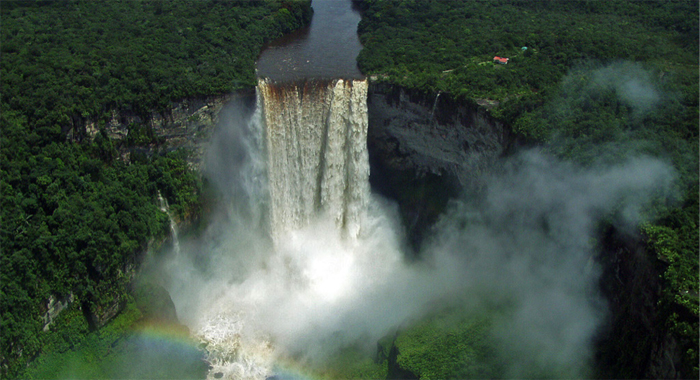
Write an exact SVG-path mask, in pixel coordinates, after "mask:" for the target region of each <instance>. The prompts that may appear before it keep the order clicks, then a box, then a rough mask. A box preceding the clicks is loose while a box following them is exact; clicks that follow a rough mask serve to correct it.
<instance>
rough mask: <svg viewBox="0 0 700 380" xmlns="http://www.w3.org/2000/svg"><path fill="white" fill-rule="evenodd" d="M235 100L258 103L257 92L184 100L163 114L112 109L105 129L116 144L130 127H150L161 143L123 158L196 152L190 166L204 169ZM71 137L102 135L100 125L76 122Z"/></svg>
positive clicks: (124, 150)
mask: <svg viewBox="0 0 700 380" xmlns="http://www.w3.org/2000/svg"><path fill="white" fill-rule="evenodd" d="M234 100H242V101H245V102H248V103H250V102H253V103H254V102H255V91H254V90H244V91H239V92H236V93H232V94H224V95H217V96H207V97H200V98H190V99H184V100H181V101H178V102H173V103H172V104H171V106H170V107H169V108H168V109H167V110H166V111H164V112H155V111H152V112H149V113H148V114H145V115H144V114H139V113H136V112H134V111H131V110H113V111H112V112H111V117H110V118H109V120H107V121H106V123H105V125H104V128H105V130H106V132H107V134H108V136H109V137H110V138H112V139H113V140H116V141H121V140H123V139H126V138H127V136H128V134H129V125H131V124H139V125H143V126H146V127H147V128H150V129H151V130H152V131H153V135H154V136H155V137H156V139H157V140H158V141H159V143H158V144H151V145H149V146H147V147H142V148H133V149H129V148H122V149H121V151H120V154H121V155H122V158H123V159H127V160H128V159H129V156H130V154H131V152H132V151H133V150H138V151H143V152H145V153H151V152H152V151H153V150H155V149H158V148H164V149H166V150H175V149H179V148H186V149H188V150H190V151H192V152H193V154H192V158H191V161H190V163H191V164H192V165H193V166H194V167H195V168H196V169H201V164H202V158H203V157H204V152H205V150H206V146H207V145H208V143H209V140H210V138H211V136H212V133H213V131H214V128H215V127H216V125H217V123H218V122H219V115H220V113H221V110H222V109H223V108H224V106H225V105H226V104H227V103H229V102H231V101H234ZM73 124H74V127H73V129H72V130H71V131H70V132H69V133H68V137H69V138H73V139H77V138H79V137H80V136H84V137H87V138H93V137H94V136H95V135H96V134H97V133H98V132H99V126H98V123H97V122H96V121H94V120H92V121H81V120H77V121H74V123H73Z"/></svg>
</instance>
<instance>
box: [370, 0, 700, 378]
mask: <svg viewBox="0 0 700 380" xmlns="http://www.w3.org/2000/svg"><path fill="white" fill-rule="evenodd" d="M357 3H358V4H359V5H360V7H361V8H362V9H363V12H364V13H363V19H362V21H361V23H360V25H359V28H358V29H359V34H360V40H361V42H362V43H363V45H364V48H363V50H362V51H361V53H360V55H359V57H358V65H359V66H360V68H361V70H362V71H363V72H364V73H365V74H368V75H370V76H371V77H372V78H374V79H375V80H380V81H387V82H390V83H393V84H398V85H402V86H406V87H409V88H415V89H420V90H423V91H426V92H430V93H442V94H445V95H447V96H452V97H453V98H456V99H461V100H463V101H466V102H470V103H472V104H475V105H476V104H479V105H482V106H485V107H486V108H487V109H488V112H490V113H491V114H492V115H493V116H495V117H496V118H498V119H500V120H502V121H504V122H505V123H507V124H508V125H510V126H511V127H512V128H513V131H514V132H515V133H516V134H517V135H518V136H519V139H520V140H521V141H522V142H524V143H525V144H526V145H536V146H538V147H540V148H541V149H544V150H546V151H548V152H550V153H551V154H554V155H556V156H558V157H560V158H563V159H566V160H571V161H574V162H578V163H580V164H583V165H591V164H596V163H598V164H600V163H614V162H619V161H620V160H622V159H623V158H624V157H629V156H639V155H648V156H653V157H659V158H661V159H663V160H667V161H670V162H672V163H673V165H674V167H675V169H676V171H677V172H678V174H679V180H678V181H677V184H676V193H677V194H678V199H676V200H675V201H668V200H667V201H658V202H655V203H654V204H653V205H650V206H649V207H648V208H647V209H646V210H645V213H646V215H648V216H649V218H650V220H653V222H648V223H646V224H644V225H642V226H638V234H639V235H640V236H642V237H643V240H644V241H645V243H646V252H647V254H648V255H649V260H651V261H652V262H655V263H656V264H655V267H656V268H659V269H658V271H659V274H658V276H659V277H660V278H661V279H662V291H661V293H662V294H661V296H660V298H659V301H658V310H659V314H660V317H659V319H660V320H661V321H662V322H663V323H662V325H663V326H659V327H658V328H659V329H661V330H663V331H671V333H672V334H675V335H674V336H675V337H677V339H678V341H679V342H681V344H682V345H683V348H682V349H681V350H680V351H682V352H683V355H684V356H683V359H682V371H683V373H685V374H687V375H688V376H689V377H697V376H698V315H699V307H698V138H699V135H698V97H699V95H698V36H699V32H698V4H697V2H696V1H687V0H680V1H677V0H668V1H663V0H659V1H628V0H612V1H587V0H580V1H577V0H563V1H522V0H492V1H452V0H415V1H412V0H405V1H396V0H360V1H357ZM495 57H505V58H509V59H508V62H507V64H502V62H498V61H496V60H495ZM630 326H631V325H630ZM623 328H624V327H623ZM631 328H632V327H630V329H631ZM624 335H625V336H626V338H624V339H620V340H619V342H617V343H613V344H617V348H616V349H617V350H621V351H618V352H622V351H624V350H627V349H629V347H634V346H635V344H640V345H641V346H638V347H637V348H636V349H641V350H644V349H648V348H649V342H648V341H646V343H639V342H640V340H636V341H635V340H634V338H633V336H634V333H633V332H631V331H627V332H625V333H624ZM645 344H646V346H644V345H645ZM640 347H643V348H640ZM634 357H635V354H633V353H630V354H629V355H624V356H621V357H618V358H617V359H618V360H617V363H616V364H615V365H614V366H613V367H615V368H613V369H612V371H614V372H610V373H608V374H607V376H613V377H614V376H622V377H638V376H635V373H637V374H638V375H639V374H640V372H635V371H639V370H640V369H639V368H640V363H639V362H638V361H636V360H638V359H635V358H634ZM644 365H646V364H644ZM615 371H616V372H615ZM603 376H606V375H605V374H604V375H603Z"/></svg>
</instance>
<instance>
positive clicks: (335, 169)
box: [258, 79, 369, 239]
mask: <svg viewBox="0 0 700 380" xmlns="http://www.w3.org/2000/svg"><path fill="white" fill-rule="evenodd" d="M258 91H259V101H258V102H259V103H258V106H259V107H260V106H262V109H263V121H264V125H265V144H266V146H265V148H266V153H267V176H268V188H269V197H270V198H269V199H270V202H271V207H270V229H271V233H272V236H273V239H279V238H280V236H282V235H283V234H284V233H285V232H288V231H292V230H296V229H299V228H301V227H304V226H306V225H307V224H308V223H309V222H310V221H311V220H312V219H313V218H314V217H315V216H320V215H323V216H327V217H329V218H330V219H331V220H332V221H333V222H334V223H335V225H336V227H337V228H338V229H340V230H341V231H342V232H343V233H344V234H346V236H349V237H357V236H358V234H359V233H360V229H361V228H360V227H361V218H362V213H363V210H364V209H365V207H366V205H367V201H368V198H369V158H368V153H367V82H366V81H364V80H342V79H337V80H332V81H310V80H308V81H304V82H299V83H287V84H276V83H274V82H271V81H268V80H260V81H259V82H258Z"/></svg>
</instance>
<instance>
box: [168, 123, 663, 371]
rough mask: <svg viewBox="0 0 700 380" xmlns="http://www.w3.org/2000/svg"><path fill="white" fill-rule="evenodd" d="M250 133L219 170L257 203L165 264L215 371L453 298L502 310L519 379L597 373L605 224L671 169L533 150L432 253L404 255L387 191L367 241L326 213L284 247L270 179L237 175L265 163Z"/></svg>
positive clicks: (380, 328) (630, 211) (434, 243)
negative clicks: (273, 228)
mask: <svg viewBox="0 0 700 380" xmlns="http://www.w3.org/2000/svg"><path fill="white" fill-rule="evenodd" d="M242 117H243V116H242ZM245 118H250V115H248V116H245ZM229 128H237V127H236V125H230V126H229ZM227 133H228V136H229V137H226V136H227ZM240 133H241V132H235V131H233V132H231V131H229V132H225V133H224V134H222V135H221V136H224V137H223V138H222V139H221V141H220V142H219V145H220V146H221V147H223V148H221V149H225V150H226V149H227V150H229V151H228V152H225V153H226V154H221V155H211V156H210V159H214V160H220V159H222V158H221V157H223V159H230V158H231V157H233V158H235V159H234V162H235V164H234V165H224V164H220V163H218V164H212V163H209V164H208V165H207V168H208V171H209V173H210V175H211V176H213V177H220V178H219V179H218V180H216V183H217V184H218V185H219V186H220V191H222V192H224V193H226V192H227V191H228V192H229V193H228V194H229V196H228V197H226V199H227V200H229V202H233V203H236V202H244V203H246V206H245V207H244V206H240V205H238V206H236V205H234V206H232V207H229V208H227V209H225V210H223V209H222V210H221V213H222V214H225V215H226V216H225V217H221V218H219V219H217V220H218V222H217V223H218V224H216V225H214V226H212V227H210V230H209V231H208V233H206V234H205V236H204V238H202V239H200V240H198V241H189V242H184V243H183V244H182V251H183V252H182V253H181V255H180V256H179V257H176V258H173V259H172V260H171V261H170V262H169V263H167V265H166V271H167V272H168V279H169V280H168V284H167V286H168V287H169V289H170V291H171V294H172V296H173V300H174V302H175V304H176V306H177V309H178V315H179V316H180V318H181V320H183V321H184V322H186V323H187V324H188V325H189V326H190V327H191V328H192V329H193V331H194V332H195V333H197V334H199V335H200V336H201V337H202V339H203V340H205V341H206V342H207V343H208V350H209V351H210V353H212V357H213V359H212V363H213V364H214V367H215V368H214V370H213V372H224V374H225V375H226V376H232V377H243V376H266V374H264V372H265V371H266V368H267V369H268V370H269V368H271V363H273V361H274V358H275V357H277V356H279V355H282V356H284V355H289V354H293V355H296V356H297V357H298V356H301V357H306V358H309V359H311V360H313V359H319V358H320V359H322V358H323V355H324V353H326V352H329V351H332V350H334V349H336V348H340V347H342V346H343V345H346V344H351V343H356V342H357V341H358V340H361V341H363V342H365V343H366V344H367V345H368V346H375V345H376V341H377V340H379V339H380V338H382V337H383V336H385V335H386V334H389V333H391V332H393V331H395V330H396V329H397V328H400V327H401V326H404V325H408V324H409V323H410V321H412V320H415V319H417V318H420V317H421V316H423V315H425V314H426V313H429V312H431V311H434V310H435V308H436V307H440V306H441V305H443V306H447V305H449V306H459V307H461V308H462V309H463V310H464V311H465V312H466V313H470V312H484V311H485V312H488V313H492V315H494V318H495V320H496V322H495V323H494V326H495V327H494V328H493V331H492V337H493V339H494V342H496V345H497V347H499V352H500V354H501V355H502V356H503V357H504V358H505V359H506V360H507V361H508V362H509V363H510V366H509V371H510V372H509V373H508V375H509V376H527V375H538V374H542V373H547V374H549V375H552V374H554V375H560V376H582V375H585V373H586V369H587V368H588V367H589V361H590V359H591V355H592V346H591V339H592V337H593V336H594V334H595V332H596V331H597V329H598V327H599V326H600V324H601V321H602V320H603V318H604V316H605V312H606V308H605V303H604V302H603V300H602V299H601V298H600V296H599V294H598V293H597V291H596V286H597V280H598V277H599V268H598V266H597V264H596V262H595V257H594V256H595V247H594V238H595V232H596V227H597V225H598V223H599V222H600V220H601V218H603V217H604V216H607V215H610V214H611V213H613V212H615V214H616V215H618V222H620V223H628V224H630V225H634V224H636V223H638V222H639V221H640V218H641V216H640V214H639V212H638V210H639V209H640V208H641V206H642V205H643V204H644V202H646V201H648V199H649V198H650V197H653V196H655V195H659V194H662V193H663V192H665V191H668V189H669V187H670V185H671V183H672V181H673V180H674V174H673V171H672V169H671V168H670V166H669V165H667V164H665V163H663V162H661V161H659V160H656V159H652V158H648V157H637V158H633V159H629V160H627V161H626V162H624V163H622V164H619V165H616V166H602V165H601V166H595V165H594V166H591V167H587V168H583V167H578V166H576V165H574V164H571V163H564V162H561V161H558V160H556V159H554V158H552V157H548V156H546V155H543V154H541V153H537V152H527V153H523V154H520V155H517V156H516V157H514V158H511V159H508V160H507V162H506V163H505V164H504V166H503V168H504V169H503V170H502V171H501V172H499V173H497V174H493V175H491V176H490V177H489V178H488V179H487V181H486V182H487V186H486V189H485V191H484V194H482V195H480V196H479V197H474V196H472V197H470V198H469V197H465V198H464V199H462V200H460V201H454V202H453V203H451V207H450V211H449V212H448V213H447V214H446V215H444V217H443V218H442V220H441V221H440V222H439V223H438V225H437V226H436V228H435V233H434V236H433V238H432V239H430V241H429V242H428V243H427V244H426V245H425V246H424V247H423V249H422V257H423V260H421V261H418V262H414V263H407V262H406V261H405V260H404V255H403V247H404V244H405V241H404V239H403V237H402V235H401V228H400V226H399V224H398V222H397V221H398V217H397V212H396V207H395V205H392V204H391V203H390V202H387V201H384V200H382V199H380V198H377V197H374V198H373V199H372V201H371V205H370V207H369V210H368V211H367V213H366V215H365V220H364V221H363V226H364V227H363V232H362V234H361V235H360V237H359V238H358V239H356V240H353V239H347V238H344V237H343V236H341V234H340V233H339V232H338V231H337V230H336V229H335V227H334V224H333V223H330V222H328V220H326V219H324V217H323V216H319V218H318V220H317V221H315V222H314V223H312V224H311V225H309V226H307V227H306V228H303V229H301V230H298V231H292V232H289V233H288V235H287V236H285V237H284V238H283V239H281V240H280V241H281V242H282V243H281V244H280V245H279V246H277V247H274V246H273V244H272V241H271V239H269V237H266V231H265V230H264V228H261V227H260V224H259V223H258V222H254V221H252V220H251V214H250V212H249V210H250V209H251V206H250V202H251V199H255V194H254V192H255V191H262V189H259V188H256V186H248V185H245V186H243V185H241V184H236V183H235V182H236V180H240V181H243V180H241V176H247V177H246V178H251V177H250V171H246V170H243V169H242V168H245V167H249V166H250V162H251V161H252V160H255V155H254V154H250V149H251V148H250V146H246V145H245V144H240V143H239V144H238V145H236V144H230V145H227V144H226V140H227V139H229V138H230V139H234V140H235V139H241V135H240ZM227 157H228V158H227ZM241 173H243V174H241ZM243 183H244V184H245V183H250V182H245V181H243ZM231 189H233V193H231V191H232V190H231ZM246 210H248V211H246ZM202 262H205V263H206V264H205V265H204V264H202ZM494 305H495V306H496V308H495V309H494ZM217 358H218V359H217ZM539 369H541V370H542V371H545V372H537V371H538V370H539ZM533 371H534V372H533ZM255 374H257V375H255ZM267 375H269V373H268V374H267Z"/></svg>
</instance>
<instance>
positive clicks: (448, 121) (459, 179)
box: [367, 83, 515, 249]
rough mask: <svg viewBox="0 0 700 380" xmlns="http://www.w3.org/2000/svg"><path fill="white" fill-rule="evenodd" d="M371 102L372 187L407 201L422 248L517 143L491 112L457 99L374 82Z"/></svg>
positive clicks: (404, 210) (414, 238)
mask: <svg viewBox="0 0 700 380" xmlns="http://www.w3.org/2000/svg"><path fill="white" fill-rule="evenodd" d="M367 103H368V117H369V131H368V141H367V145H368V150H369V155H370V165H371V172H370V183H371V184H372V188H373V189H374V190H375V191H379V192H380V193H381V194H382V195H384V196H387V197H389V198H391V199H394V200H396V201H397V202H398V203H399V207H400V209H401V215H402V218H403V221H404V225H405V226H406V228H407V230H408V231H407V233H408V234H407V235H408V236H409V237H410V240H411V245H412V246H413V248H414V249H415V248H418V246H420V244H421V240H422V238H423V235H424V234H425V232H426V231H427V230H428V228H429V226H431V225H432V224H433V223H434V222H435V221H436V219H437V217H438V216H439V214H440V213H441V212H442V211H443V210H444V208H445V206H446V205H447V201H448V200H449V199H450V198H452V197H455V196H457V195H458V194H460V193H461V192H463V191H477V190H478V189H479V188H481V186H482V174H484V173H488V172H489V171H490V170H492V166H493V165H494V164H495V163H496V161H497V159H498V158H499V157H501V156H503V155H504V154H505V153H507V152H508V151H509V150H510V149H511V147H512V146H513V145H514V144H515V138H514V136H513V134H512V133H511V131H510V129H509V128H508V127H507V126H505V125H504V124H503V123H502V122H500V121H498V120H495V119H493V118H491V117H490V116H489V115H488V114H487V112H486V110H485V109H483V108H482V107H479V106H478V105H472V104H469V103H467V102H465V101H457V100H455V99H453V98H452V97H451V96H450V95H449V94H444V93H438V94H429V93H425V92H421V91H418V90H410V89H405V88H402V87H399V86H393V85H387V84H382V83H371V84H370V87H369V93H368V99H367Z"/></svg>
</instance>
